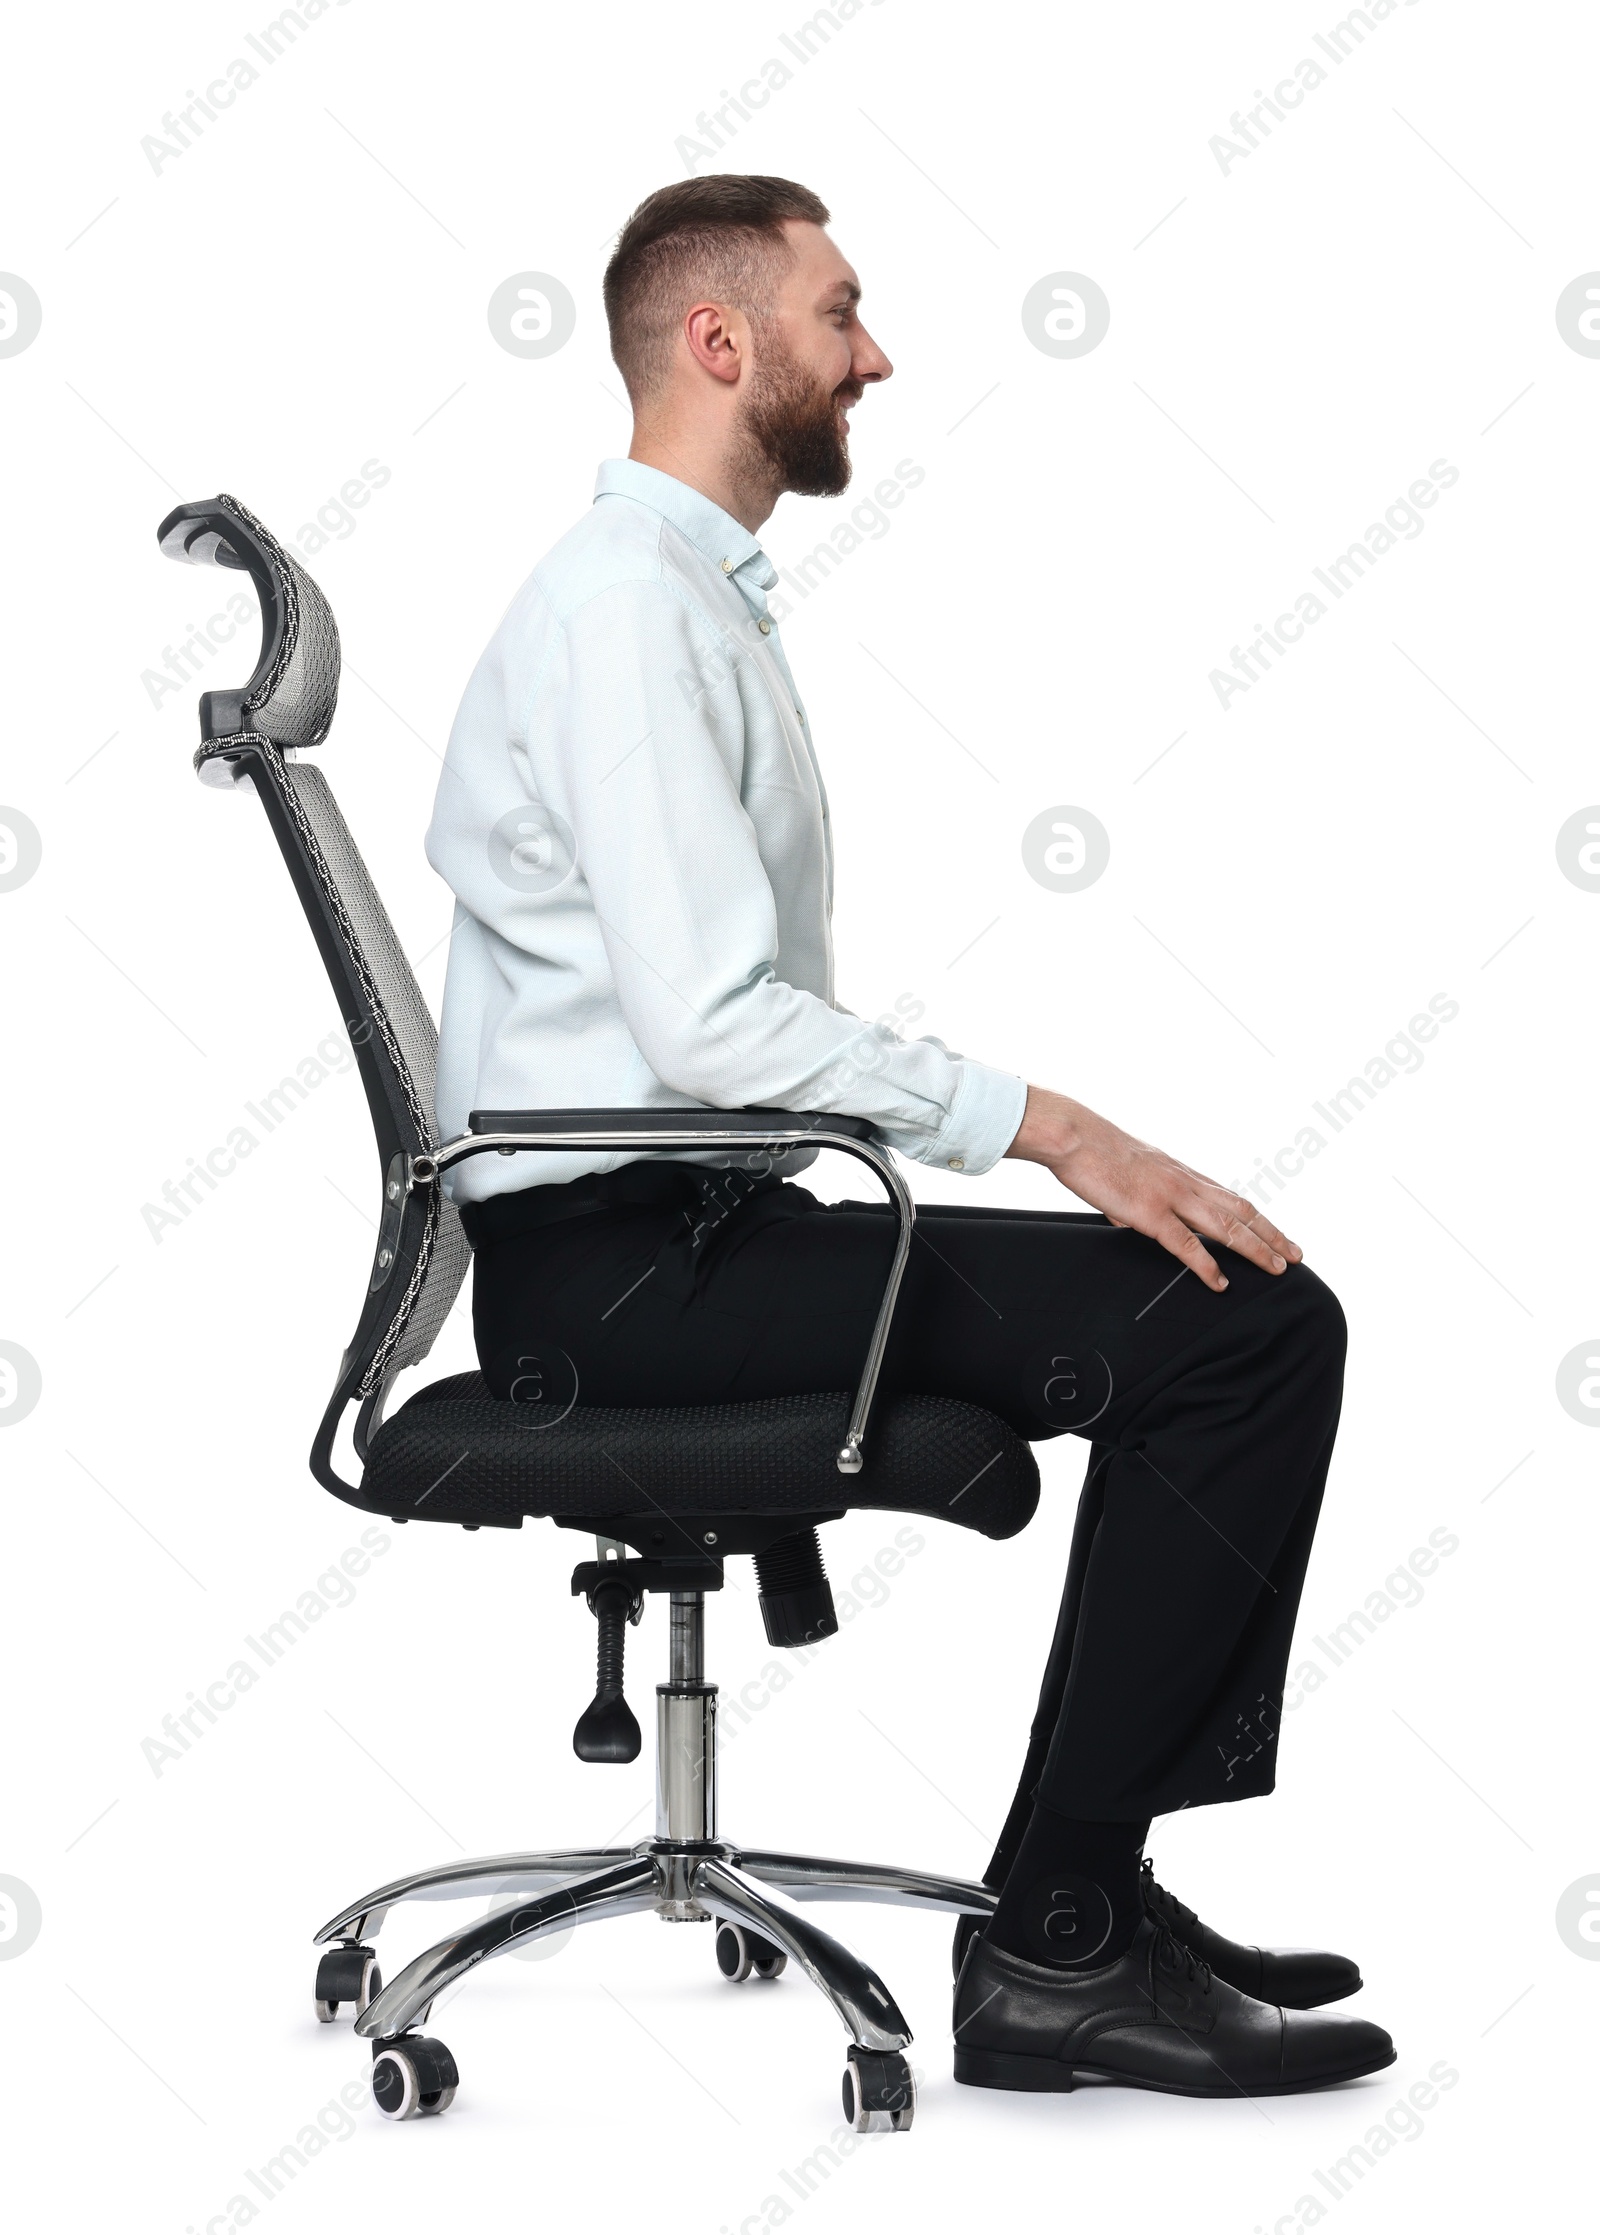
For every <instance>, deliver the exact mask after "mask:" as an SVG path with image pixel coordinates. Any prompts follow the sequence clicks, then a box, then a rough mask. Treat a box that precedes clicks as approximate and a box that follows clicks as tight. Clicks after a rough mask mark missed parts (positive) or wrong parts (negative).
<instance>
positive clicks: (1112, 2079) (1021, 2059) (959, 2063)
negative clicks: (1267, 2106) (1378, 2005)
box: [955, 2047, 1399, 2101]
mask: <svg viewBox="0 0 1600 2235" xmlns="http://www.w3.org/2000/svg"><path fill="white" fill-rule="evenodd" d="M1398 2055H1399V2051H1398V2050H1396V2049H1391V2050H1390V2051H1389V2054H1388V2055H1387V2056H1386V2057H1368V2058H1366V2059H1364V2060H1363V2061H1362V2062H1361V2063H1359V2064H1352V2065H1350V2066H1348V2067H1347V2068H1346V2069H1345V2070H1343V2071H1340V2072H1325V2073H1324V2074H1323V2075H1322V2077H1321V2079H1319V2080H1303V2081H1296V2080H1280V2081H1275V2082H1273V2083H1272V2084H1271V2085H1269V2086H1265V2087H1254V2088H1247V2087H1241V2086H1237V2085H1232V2084H1230V2085H1227V2086H1223V2087H1193V2088H1189V2087H1179V2086H1178V2085H1176V2084H1175V2083H1174V2082H1172V2081H1168V2080H1140V2079H1135V2078H1134V2076H1133V2075H1132V2074H1131V2073H1128V2072H1113V2071H1109V2070H1108V2069H1107V2068H1106V2067H1105V2066H1104V2065H1097V2064H1062V2063H1061V2062H1059V2061H1058V2060H1057V2059H1056V2058H1055V2057H1030V2056H1018V2055H1017V2054H1015V2052H1014V2051H1012V2050H1010V2049H963V2048H960V2047H958V2048H957V2050H956V2072H955V2076H956V2078H957V2079H958V2080H959V2081H961V2082H962V2084H963V2085H964V2086H966V2087H969V2088H1008V2089H1011V2090H1014V2091H1015V2092H1017V2093H1019V2094H1024V2095H1070V2094H1071V2093H1072V2091H1073V2089H1074V2088H1078V2087H1107V2086H1110V2087H1122V2088H1143V2089H1145V2090H1146V2091H1147V2092H1148V2093H1150V2094H1153V2095H1193V2096H1203V2097H1208V2098H1220V2099H1225V2100H1228V2101H1232V2100H1234V2099H1236V2098H1237V2097H1239V2096H1241V2095H1248V2096H1257V2095H1314V2094H1315V2093H1316V2092H1317V2091H1318V2090H1319V2089H1321V2088H1334V2087H1339V2086H1340V2085H1341V2084H1342V2083H1343V2082H1344V2081H1346V2080H1360V2079H1364V2078H1365V2077H1366V2075H1367V2074H1368V2073H1369V2072H1382V2071H1383V2070H1384V2069H1385V2067H1386V2066H1388V2065H1391V2064H1393V2063H1394V2062H1395V2061H1396V2059H1397V2057H1398Z"/></svg>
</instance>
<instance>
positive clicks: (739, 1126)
mask: <svg viewBox="0 0 1600 2235" xmlns="http://www.w3.org/2000/svg"><path fill="white" fill-rule="evenodd" d="M702 1118H703V1119H704V1120H705V1121H706V1125H705V1128H704V1129H705V1130H707V1131H710V1132H712V1133H716V1134H724V1133H737V1134H741V1135H744V1134H753V1135H754V1136H755V1137H756V1139H757V1140H766V1139H769V1138H770V1137H771V1135H772V1134H773V1133H774V1131H782V1132H785V1133H787V1132H797V1131H803V1132H808V1133H815V1132H823V1131H826V1132H829V1133H848V1134H849V1135H850V1136H851V1138H852V1139H853V1140H857V1141H870V1140H871V1139H872V1137H873V1136H872V1126H871V1124H870V1122H869V1121H868V1120H867V1119H866V1118H859V1117H833V1116H830V1115H828V1114H827V1113H825V1112H821V1111H815V1110H713V1109H708V1108H705V1107H692V1108H689V1109H683V1110H474V1111H473V1112H472V1115H471V1116H470V1117H469V1118H468V1119H467V1131H468V1132H469V1133H545V1134H552V1133H554V1134H569V1133H570V1134H574V1135H580V1134H585V1133H612V1132H629V1133H689V1132H698V1131H700V1130H702V1128H701V1127H700V1125H699V1122H698V1121H699V1120H700V1119H702Z"/></svg>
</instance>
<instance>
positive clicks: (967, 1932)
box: [950, 1910, 989, 1979]
mask: <svg viewBox="0 0 1600 2235" xmlns="http://www.w3.org/2000/svg"><path fill="white" fill-rule="evenodd" d="M988 1922H989V1920H988V1918H987V1916H978V1915H975V1914H974V1913H973V1912H972V1911H970V1910H969V1911H968V1913H967V1914H966V1915H965V1916H964V1917H958V1918H957V1919H956V1929H955V1937H954V1939H953V1940H952V1941H951V1943H950V1976H951V1977H952V1978H953V1979H959V1978H960V1976H961V1966H962V1965H963V1964H964V1963H965V1962H966V1960H967V1950H968V1949H969V1948H970V1947H971V1946H972V1943H973V1941H974V1940H976V1939H977V1937H978V1935H979V1933H980V1932H982V1930H983V1928H984V1926H985V1925H986V1924H987V1923H988Z"/></svg>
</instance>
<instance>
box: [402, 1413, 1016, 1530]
mask: <svg viewBox="0 0 1600 2235" xmlns="http://www.w3.org/2000/svg"><path fill="white" fill-rule="evenodd" d="M850 1402H851V1400H850V1398H849V1397H848V1395H843V1396H838V1395H836V1396H821V1397H765V1398H761V1399H759V1400H757V1401H755V1402H753V1403H748V1404H735V1405H681V1406H680V1405H674V1406H666V1405H639V1406H629V1407H611V1406H589V1407H585V1406H582V1405H578V1406H574V1407H573V1409H572V1410H571V1411H570V1412H568V1413H566V1414H565V1415H563V1414H562V1412H561V1410H560V1407H559V1406H555V1405H521V1404H511V1403H508V1402H506V1401H505V1400H503V1399H500V1398H496V1397H491V1396H490V1395H489V1392H488V1389H487V1387H486V1385H485V1383H484V1380H483V1376H482V1375H481V1374H456V1375H452V1377H451V1378H450V1379H449V1380H448V1381H436V1382H434V1383H432V1384H431V1385H430V1386H429V1387H428V1388H426V1389H423V1390H419V1391H418V1393H417V1395H416V1396H414V1397H413V1398H412V1399H411V1400H410V1401H409V1403H407V1404H404V1405H402V1406H401V1408H400V1410H399V1411H398V1412H397V1413H396V1414H395V1416H394V1418H393V1419H392V1420H386V1421H385V1422H384V1423H383V1425H382V1426H381V1427H380V1428H379V1429H378V1431H377V1433H376V1434H375V1435H374V1436H373V1438H372V1441H371V1445H370V1447H369V1455H368V1460H367V1470H366V1473H365V1475H364V1476H363V1478H362V1484H361V1492H362V1503H363V1504H365V1505H371V1506H372V1507H374V1508H375V1509H378V1510H381V1511H383V1512H386V1513H391V1514H394V1515H396V1516H401V1515H404V1516H405V1517H407V1518H411V1517H413V1516H414V1517H415V1518H417V1519H418V1520H432V1521H491V1522H492V1521H500V1522H505V1521H508V1520H511V1519H512V1518H514V1517H515V1516H518V1515H522V1514H528V1515H544V1516H554V1517H558V1518H559V1517H571V1516H577V1517H582V1518H585V1519H587V1518H589V1517H591V1516H594V1517H599V1516H614V1517H621V1516H624V1515H634V1516H638V1515H646V1514H651V1513H655V1514H661V1513H692V1514H702V1513H704V1514H715V1513H760V1514H784V1513H816V1512H822V1511H838V1510H839V1509H841V1508H849V1507H853V1506H866V1507H886V1508H888V1509H890V1510H892V1511H894V1512H897V1513H922V1514H926V1515H927V1516H928V1517H929V1518H930V1519H931V1520H937V1521H954V1522H956V1523H957V1524H958V1525H959V1526H961V1527H962V1528H966V1529H976V1530H978V1531H979V1532H980V1533H981V1534H982V1535H984V1536H986V1537H1009V1536H1015V1534H1016V1532H1017V1531H1018V1530H1019V1529H1021V1528H1024V1527H1026V1525H1027V1523H1028V1522H1029V1521H1030V1520H1032V1518H1033V1512H1034V1508H1035V1506H1036V1505H1037V1504H1038V1502H1039V1469H1038V1467H1037V1466H1036V1464H1035V1463H1034V1457H1033V1453H1032V1451H1031V1450H1030V1448H1029V1447H1028V1445H1027V1444H1026V1443H1025V1442H1024V1441H1023V1439H1022V1438H1021V1437H1020V1436H1019V1435H1017V1433H1016V1432H1015V1430H1014V1429H1012V1428H1009V1427H1007V1425H1006V1424H1005V1422H1004V1421H1002V1420H998V1419H996V1418H995V1416H994V1414H993V1413H988V1412H984V1411H982V1410H980V1408H979V1407H978V1406H976V1405H965V1404H960V1403H958V1402H957V1401H956V1400H955V1399H954V1398H951V1397H885V1398H883V1399H881V1400H880V1402H879V1403H878V1405H877V1406H876V1408H875V1410H874V1412H873V1416H872V1422H871V1425H870V1428H869V1430H868V1434H867V1439H866V1464H865V1465H864V1466H863V1468H862V1470H861V1472H860V1474H858V1475H843V1474H840V1472H839V1470H838V1469H837V1467H836V1466H835V1465H834V1463H833V1455H834V1453H835V1452H836V1451H837V1450H838V1448H839V1446H840V1445H841V1444H842V1443H843V1441H844V1437H845V1429H846V1427H847V1425H848V1423H849V1418H850Z"/></svg>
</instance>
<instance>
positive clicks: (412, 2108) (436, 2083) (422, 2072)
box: [372, 2033, 461, 2119]
mask: <svg viewBox="0 0 1600 2235" xmlns="http://www.w3.org/2000/svg"><path fill="white" fill-rule="evenodd" d="M460 2078H461V2075H460V2074H459V2073H458V2072H457V2070H456V2060H455V2058H454V2057H453V2056H452V2055H451V2054H450V2051H449V2050H448V2049H447V2048H446V2047H445V2045H444V2043H443V2042H442V2041H434V2040H431V2039H430V2038H429V2036H428V2035H427V2034H425V2033H403V2034H402V2035H401V2036H400V2038H399V2040H398V2041H390V2042H386V2043H384V2044H382V2045H381V2046H380V2047H379V2048H378V2049H377V2050H376V2051H375V2052H374V2054H373V2059H372V2100H373V2101H374V2103H376V2104H377V2106H378V2109H379V2110H380V2111H381V2112H382V2113H383V2115H384V2117H385V2118H386V2119H427V2118H434V2117H436V2116H437V2115H438V2113H439V2112H440V2111H448V2110H449V2108H450V2105H451V2104H452V2103H453V2102H454V2100H455V2092H456V2088H457V2086H458V2084H459V2082H460Z"/></svg>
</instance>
